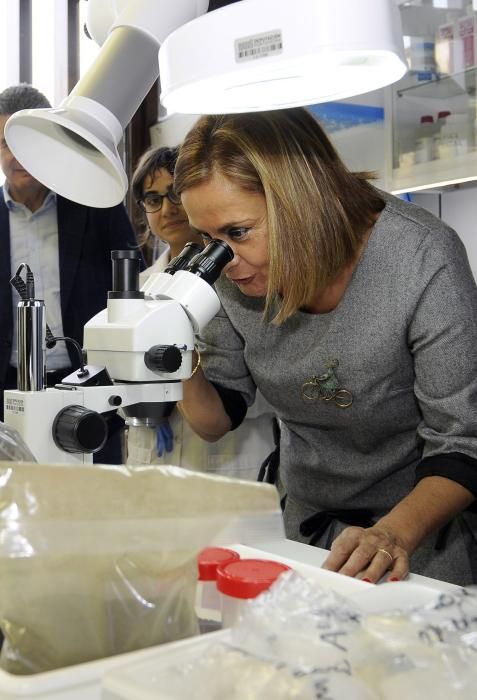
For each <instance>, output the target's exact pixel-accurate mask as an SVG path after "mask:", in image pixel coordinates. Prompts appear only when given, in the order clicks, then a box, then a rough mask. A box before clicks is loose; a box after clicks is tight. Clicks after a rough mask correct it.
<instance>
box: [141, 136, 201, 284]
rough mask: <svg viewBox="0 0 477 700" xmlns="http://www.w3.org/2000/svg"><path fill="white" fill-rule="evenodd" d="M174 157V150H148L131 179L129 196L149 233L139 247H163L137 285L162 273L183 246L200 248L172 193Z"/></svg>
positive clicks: (199, 239) (195, 234) (199, 238)
mask: <svg viewBox="0 0 477 700" xmlns="http://www.w3.org/2000/svg"><path fill="white" fill-rule="evenodd" d="M177 154H178V149H177V148H167V147H163V148H154V147H153V148H150V149H149V150H147V151H146V152H145V153H144V154H143V155H142V156H141V158H140V160H139V162H138V165H137V167H136V169H135V171H134V174H133V177H132V181H131V186H132V190H133V195H134V198H135V200H136V203H137V205H138V206H139V208H140V210H141V213H142V216H143V218H144V223H145V224H146V230H147V231H148V232H149V235H148V237H147V238H146V240H145V241H144V243H143V246H144V247H146V248H147V247H149V246H151V239H152V247H153V249H156V247H157V245H156V244H157V241H158V240H159V241H161V242H162V243H163V244H165V246H164V247H163V250H162V252H161V254H160V255H159V257H158V259H157V260H155V262H154V263H153V265H151V266H150V267H148V268H147V269H146V270H145V271H144V272H142V273H141V276H140V283H141V285H142V284H144V282H145V281H146V279H147V278H148V277H149V276H150V275H151V274H154V273H156V272H163V271H164V269H165V267H166V266H167V264H168V263H169V261H170V260H171V259H172V258H175V257H176V255H179V253H180V252H181V250H182V249H183V248H184V246H185V245H186V243H189V242H193V243H197V244H198V245H201V246H202V245H203V242H202V238H201V237H200V236H199V235H198V234H197V233H196V232H195V231H194V230H193V229H191V227H190V226H189V221H188V219H187V214H186V213H185V211H184V209H183V208H182V205H181V200H180V197H178V196H177V195H176V194H175V192H174V188H173V176H174V167H175V164H176V160H177Z"/></svg>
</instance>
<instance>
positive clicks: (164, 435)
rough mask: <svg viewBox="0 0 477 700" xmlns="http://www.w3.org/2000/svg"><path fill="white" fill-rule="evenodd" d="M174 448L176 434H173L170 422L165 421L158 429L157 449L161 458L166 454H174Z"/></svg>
mask: <svg viewBox="0 0 477 700" xmlns="http://www.w3.org/2000/svg"><path fill="white" fill-rule="evenodd" d="M173 446H174V434H173V432H172V429H171V426H170V425H169V421H168V420H167V419H165V420H164V421H163V422H162V423H160V425H158V426H157V428H156V448H157V454H158V456H159V457H162V455H163V454H164V453H165V452H172V448H173Z"/></svg>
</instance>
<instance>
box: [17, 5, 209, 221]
mask: <svg viewBox="0 0 477 700" xmlns="http://www.w3.org/2000/svg"><path fill="white" fill-rule="evenodd" d="M89 5H90V6H91V7H90V10H91V12H92V16H91V17H90V19H91V22H92V24H91V27H92V32H93V34H94V35H95V37H96V39H97V40H98V42H103V41H104V43H103V45H102V48H101V50H100V52H99V54H98V56H97V58H96V60H95V61H94V63H93V64H92V66H91V67H90V69H89V71H87V73H86V74H85V75H84V77H83V78H82V79H81V80H80V81H79V83H78V84H77V85H76V87H75V88H74V89H73V91H72V92H71V94H70V95H69V96H68V97H67V98H66V99H65V100H63V102H62V103H61V105H60V106H59V107H58V108H56V109H55V108H53V109H29V110H22V111H20V112H16V113H15V114H13V115H12V116H11V117H10V119H9V120H8V121H7V123H6V125H5V139H6V141H7V143H8V146H9V148H10V150H11V151H12V153H13V154H14V156H15V157H16V159H17V160H18V161H19V162H20V163H21V164H22V165H23V167H24V168H25V169H26V170H27V171H28V172H29V173H31V175H33V177H35V178H36V179H37V180H39V181H40V182H42V183H43V184H44V185H46V186H47V187H49V188H50V189H51V190H53V191H54V192H57V193H58V194H60V195H63V196H64V197H66V198H67V199H71V200H73V201H75V202H79V203H80V204H85V205H87V206H93V207H110V206H114V205H115V204H119V202H121V201H122V199H123V198H124V196H125V194H126V192H127V187H128V180H127V177H126V173H125V172H124V167H123V164H122V161H121V158H120V157H119V153H118V144H119V142H120V140H121V139H122V136H123V132H124V129H125V127H126V126H127V124H128V123H129V122H130V120H131V118H132V117H133V115H134V113H135V112H136V110H137V108H138V107H139V105H140V104H141V102H142V100H143V99H144V97H145V96H146V95H147V93H148V91H149V90H150V88H151V87H152V85H153V84H154V82H155V81H156V80H157V77H158V75H159V63H158V52H159V46H160V43H161V41H163V40H164V38H165V36H167V35H168V34H169V33H171V32H172V31H173V30H174V29H176V28H177V27H178V26H181V25H182V24H184V23H185V22H188V21H189V20H191V19H193V18H195V17H196V16H197V14H200V12H205V11H206V10H207V6H208V0H173V2H171V0H114V2H113V0H90V1H89ZM93 10H95V12H96V14H95V13H94V12H93ZM113 10H114V11H116V10H117V11H118V12H119V13H118V14H117V15H115V14H114V12H113ZM111 13H112V14H111ZM94 20H96V21H94ZM106 35H107V37H106ZM105 37H106V38H105Z"/></svg>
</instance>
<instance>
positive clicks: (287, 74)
mask: <svg viewBox="0 0 477 700" xmlns="http://www.w3.org/2000/svg"><path fill="white" fill-rule="evenodd" d="M208 4H209V2H208V0H89V3H88V5H89V17H88V28H89V30H90V33H91V35H92V36H93V37H94V39H95V40H96V41H97V43H100V44H102V48H101V50H100V52H99V54H98V56H97V57H96V59H95V61H94V62H93V64H92V65H91V67H90V68H89V70H88V71H87V73H86V74H85V76H84V77H83V78H82V79H81V80H80V81H79V83H78V84H77V85H76V86H75V88H74V89H73V91H72V92H71V94H70V95H69V96H68V97H67V98H66V99H65V100H64V101H63V102H62V103H61V105H60V106H59V107H58V108H53V109H33V110H22V111H21V112H17V113H16V114H14V115H13V116H12V117H10V119H9V120H8V122H7V124H6V127H5V138H6V141H7V143H8V145H9V147H10V149H11V150H12V152H13V154H14V155H15V157H16V158H17V159H18V161H19V162H20V163H21V164H22V165H23V166H24V167H25V168H26V170H28V171H29V172H30V173H31V174H32V175H33V176H34V177H35V178H36V179H38V180H39V181H40V182H42V183H43V184H45V185H46V186H47V187H49V188H50V189H51V190H53V191H54V192H57V193H58V194H61V195H63V196H64V197H66V198H68V199H71V200H73V201H76V202H79V203H81V204H85V205H88V206H95V207H109V206H112V205H115V204H118V203H119V202H121V201H122V199H123V198H124V196H125V194H126V191H127V187H128V181H127V177H126V174H125V172H124V168H123V165H122V162H121V159H120V157H119V154H118V149H117V147H118V144H119V141H120V140H121V138H122V135H123V131H124V129H125V127H126V126H127V124H128V123H129V121H130V120H131V118H132V116H133V115H134V113H135V112H136V110H137V108H138V107H139V105H140V104H141V102H142V100H143V99H144V97H145V96H146V94H147V92H148V91H149V89H150V88H151V86H152V84H153V83H154V81H155V80H156V79H157V77H158V75H159V63H160V66H161V86H162V88H163V93H162V100H163V103H164V105H165V107H166V108H167V110H168V111H170V112H182V113H188V114H205V113H211V112H239V111H252V110H258V109H273V108H277V107H290V106H293V105H305V104H312V103H314V102H323V101H327V100H332V99H333V100H334V99H339V98H342V97H346V96H350V95H357V94H360V93H363V92H367V91H369V90H373V89H377V88H379V87H382V86H383V85H387V84H390V83H392V82H393V81H395V80H397V79H398V78H400V77H401V76H402V75H403V74H404V72H405V70H406V63H405V61H404V56H403V47H402V36H401V25H400V15H399V12H398V10H397V7H396V5H395V2H394V0H241V2H236V3H234V4H231V5H227V6H226V7H223V8H221V9H219V10H215V11H214V12H210V13H208V14H206V12H207V8H208ZM103 42H104V43H103ZM159 49H160V50H159ZM158 54H159V60H158Z"/></svg>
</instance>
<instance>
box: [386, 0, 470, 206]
mask: <svg viewBox="0 0 477 700" xmlns="http://www.w3.org/2000/svg"><path fill="white" fill-rule="evenodd" d="M475 9H477V3H472V1H471V0H447V1H446V2H445V3H444V2H442V3H436V2H432V1H431V0H415V1H414V2H413V1H411V2H408V1H407V2H405V3H400V10H401V17H402V25H403V34H404V45H405V51H406V57H407V61H408V66H409V71H408V73H407V74H406V76H404V78H403V79H402V80H400V81H399V82H398V83H395V84H394V85H392V86H391V87H390V88H388V95H387V99H386V120H387V122H388V124H389V130H388V133H389V142H390V150H391V154H392V155H391V158H390V159H389V161H390V163H391V174H390V189H391V191H392V192H395V193H402V192H413V191H419V190H425V189H432V188H436V187H439V188H443V187H447V186H452V185H455V184H458V183H461V182H469V181H472V180H477V137H476V126H477V121H476V117H477V111H476V86H477V67H476V65H477V12H476V11H475Z"/></svg>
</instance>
